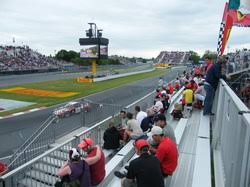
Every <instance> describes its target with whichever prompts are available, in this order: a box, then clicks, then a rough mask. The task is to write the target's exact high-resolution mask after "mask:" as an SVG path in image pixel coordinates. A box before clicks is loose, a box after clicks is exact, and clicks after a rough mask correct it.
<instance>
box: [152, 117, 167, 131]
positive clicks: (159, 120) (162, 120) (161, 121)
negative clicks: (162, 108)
mask: <svg viewBox="0 0 250 187" xmlns="http://www.w3.org/2000/svg"><path fill="white" fill-rule="evenodd" d="M154 122H155V124H156V125H157V126H160V127H161V128H163V127H164V126H165V125H167V122H166V117H165V115H164V114H158V115H157V116H156V117H155V119H154Z"/></svg>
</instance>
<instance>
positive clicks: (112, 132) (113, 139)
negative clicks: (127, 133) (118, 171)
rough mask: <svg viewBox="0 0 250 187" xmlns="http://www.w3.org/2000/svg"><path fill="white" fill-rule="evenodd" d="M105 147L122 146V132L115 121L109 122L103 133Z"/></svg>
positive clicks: (116, 147) (114, 147) (115, 147)
mask: <svg viewBox="0 0 250 187" xmlns="http://www.w3.org/2000/svg"><path fill="white" fill-rule="evenodd" d="M103 140H104V145H103V148H104V149H118V148H119V147H120V133H119V131H118V130H117V129H116V127H115V125H114V123H113V122H109V127H108V128H107V129H106V130H105V132H104V134H103Z"/></svg>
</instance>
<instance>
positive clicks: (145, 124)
mask: <svg viewBox="0 0 250 187" xmlns="http://www.w3.org/2000/svg"><path fill="white" fill-rule="evenodd" d="M146 112H147V117H146V118H144V119H143V120H142V122H141V129H142V131H143V132H148V131H150V130H151V128H152V126H153V124H154V112H153V111H152V110H151V109H150V108H149V109H147V110H146Z"/></svg>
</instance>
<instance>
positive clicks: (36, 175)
mask: <svg viewBox="0 0 250 187" xmlns="http://www.w3.org/2000/svg"><path fill="white" fill-rule="evenodd" d="M26 176H27V177H29V178H31V179H33V180H36V181H39V182H41V183H44V184H46V185H52V186H53V185H54V184H55V182H56V181H57V180H59V177H55V176H53V175H49V174H46V173H44V172H41V171H39V170H35V169H33V170H31V171H29V172H27V173H26Z"/></svg>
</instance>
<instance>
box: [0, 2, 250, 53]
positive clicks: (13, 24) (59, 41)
mask: <svg viewBox="0 0 250 187" xmlns="http://www.w3.org/2000/svg"><path fill="white" fill-rule="evenodd" d="M223 8H224V2H218V1H217V0H194V1H190V0H175V1H172V0H137V1H133V0H103V1H101V0H92V1H83V0H74V1H68V0H61V1H59V0H43V1H34V0H22V1H20V0H10V1H8V0H1V2H0V17H1V19H0V25H1V30H0V42H1V43H3V44H11V42H12V38H13V37H15V38H16V42H17V44H22V43H24V44H28V45H30V46H31V47H32V48H34V49H37V50H38V51H40V52H42V53H45V54H53V53H54V50H60V49H62V48H65V49H68V50H69V49H73V50H80V46H79V44H78V39H79V38H80V37H85V30H86V29H88V24H87V23H88V22H95V23H97V25H98V26H99V27H100V28H102V29H103V30H104V34H103V35H104V37H108V38H109V39H110V46H109V52H110V54H119V55H124V56H144V57H152V56H154V57H155V56H157V55H158V53H159V52H160V51H161V50H196V51H198V52H200V53H202V52H204V51H205V50H207V49H210V50H216V44H217V39H218V31H219V26H220V21H221V17H222V13H223ZM248 35H249V34H248ZM249 43H250V38H249V37H247V35H246V31H242V30H240V29H233V31H232V37H231V38H230V41H229V45H230V46H231V48H234V46H235V48H237V47H239V46H242V45H246V46H249Z"/></svg>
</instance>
